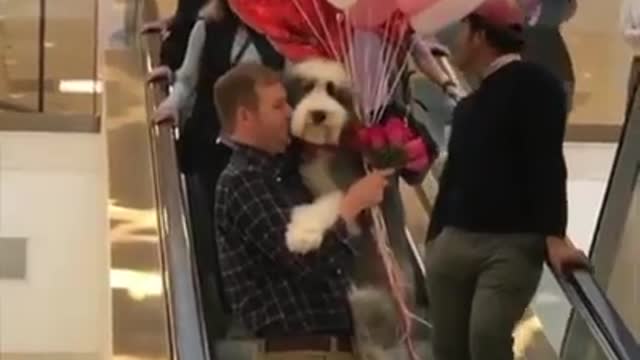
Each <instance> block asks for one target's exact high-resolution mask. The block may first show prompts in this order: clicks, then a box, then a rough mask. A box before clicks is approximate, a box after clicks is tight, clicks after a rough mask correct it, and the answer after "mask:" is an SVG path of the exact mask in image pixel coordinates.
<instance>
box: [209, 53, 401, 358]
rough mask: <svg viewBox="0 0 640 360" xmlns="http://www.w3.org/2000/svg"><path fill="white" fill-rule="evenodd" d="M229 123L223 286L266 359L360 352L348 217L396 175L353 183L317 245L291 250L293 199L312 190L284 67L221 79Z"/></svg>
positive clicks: (219, 223)
mask: <svg viewBox="0 0 640 360" xmlns="http://www.w3.org/2000/svg"><path fill="white" fill-rule="evenodd" d="M214 94H215V103H216V109H217V111H218V113H219V118H220V123H221V126H222V133H223V135H224V137H225V140H226V141H228V142H229V143H230V144H231V145H232V147H233V149H234V152H233V155H232V157H231V160H230V162H229V165H228V166H227V167H226V168H225V169H224V171H223V172H222V174H221V176H220V180H219V181H218V185H217V187H216V200H215V212H214V216H215V217H214V223H215V226H216V242H217V245H218V248H219V263H220V267H221V271H222V278H223V284H224V289H225V293H226V294H227V297H228V299H229V300H230V303H231V307H232V309H233V312H234V314H237V315H239V316H240V317H241V318H242V320H243V322H244V325H245V327H246V328H247V329H248V330H249V331H250V332H251V333H252V335H253V336H256V337H258V338H259V339H260V343H261V346H259V348H260V349H261V350H260V351H258V352H257V358H258V359H278V360H285V359H291V360H294V359H295V360H307V359H318V358H322V359H328V360H330V359H341V360H349V359H355V358H356V357H355V354H354V352H353V346H352V343H351V341H352V339H351V338H352V336H353V325H352V318H351V310H350V305H349V300H348V298H347V291H348V288H349V278H350V274H351V269H352V268H353V262H354V255H355V254H354V252H353V249H352V247H351V246H350V245H351V244H353V242H354V241H356V240H357V239H356V237H354V236H353V235H351V234H350V233H349V231H348V230H347V229H348V227H349V226H348V224H350V223H352V222H354V221H355V219H356V217H357V216H358V215H359V214H360V213H361V212H362V211H364V210H365V209H368V208H370V207H373V206H376V205H378V204H380V202H381V201H382V199H383V195H384V190H385V188H386V187H387V183H388V180H387V178H386V176H388V175H390V174H391V173H390V172H387V171H376V172H374V173H372V174H370V175H367V176H365V177H364V178H362V179H361V180H359V181H357V182H356V183H355V184H354V185H352V186H351V187H350V188H349V189H348V190H347V192H346V193H345V197H344V200H343V203H342V206H341V211H340V213H341V216H340V218H339V220H338V221H337V222H336V224H335V225H334V227H333V229H331V230H329V231H328V232H327V233H326V235H325V236H326V238H325V239H324V241H323V243H322V244H323V245H322V247H321V248H320V249H318V251H314V252H312V253H309V254H307V255H298V254H294V253H292V252H290V251H289V250H288V248H287V246H286V241H285V232H286V228H287V224H288V223H289V221H290V215H291V211H292V209H293V208H294V207H295V206H296V205H300V204H305V203H310V202H311V201H312V200H313V198H312V195H311V193H310V192H309V191H308V189H307V188H306V187H305V186H304V184H303V183H302V179H301V177H300V175H299V173H298V167H297V161H296V160H297V158H296V154H294V153H293V152H288V151H287V148H288V145H289V142H290V135H289V117H290V114H291V108H290V107H289V105H288V103H287V94H286V90H285V88H284V86H283V85H282V83H281V80H280V77H279V74H278V73H277V72H275V71H273V70H271V69H269V68H268V67H265V66H263V65H259V64H255V63H245V64H240V65H238V66H237V67H235V68H233V69H231V70H230V71H229V72H228V73H227V74H225V75H224V76H222V77H221V78H220V79H219V80H218V81H217V82H216V85H215V90H214Z"/></svg>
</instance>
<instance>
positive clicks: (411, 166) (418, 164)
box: [404, 156, 429, 172]
mask: <svg viewBox="0 0 640 360" xmlns="http://www.w3.org/2000/svg"><path fill="white" fill-rule="evenodd" d="M427 166H429V157H428V156H423V157H420V158H418V159H416V160H413V161H410V162H409V163H408V164H407V165H406V166H405V167H404V168H405V169H407V170H411V171H415V172H421V171H422V170H424V169H425V168H426V167H427Z"/></svg>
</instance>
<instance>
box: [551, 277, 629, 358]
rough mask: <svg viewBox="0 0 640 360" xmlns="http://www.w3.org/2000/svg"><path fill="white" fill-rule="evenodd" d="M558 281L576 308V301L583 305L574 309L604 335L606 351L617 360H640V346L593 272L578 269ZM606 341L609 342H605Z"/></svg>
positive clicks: (599, 338)
mask: <svg viewBox="0 0 640 360" xmlns="http://www.w3.org/2000/svg"><path fill="white" fill-rule="evenodd" d="M556 278H557V279H558V282H559V283H560V286H561V287H562V289H563V291H564V292H565V294H566V295H567V298H568V299H569V300H570V302H571V303H572V305H573V304H575V303H576V301H571V300H572V299H575V300H577V301H578V302H579V303H580V305H581V306H574V309H575V310H576V311H577V312H578V313H579V314H580V316H581V317H582V318H583V319H585V321H587V320H588V321H587V326H589V328H590V329H591V331H592V332H594V331H597V332H599V333H600V334H601V335H602V336H601V337H596V339H597V340H598V341H599V342H600V343H601V345H603V350H605V352H607V353H609V354H613V355H615V357H614V358H615V359H622V360H635V359H640V345H638V342H637V341H636V339H635V338H634V336H633V334H632V333H631V331H630V330H629V328H627V326H626V325H625V322H624V321H623V320H622V318H621V317H620V315H619V314H618V312H617V311H616V310H615V308H614V306H613V305H612V304H611V302H610V301H609V299H608V298H607V296H606V294H605V292H604V291H603V290H602V288H601V287H600V285H598V283H597V282H596V279H595V277H594V276H593V274H592V273H591V272H589V271H586V270H575V271H572V272H571V273H569V274H568V275H566V276H556ZM594 325H595V326H594ZM603 339H604V340H606V341H604V342H602V341H601V340H603Z"/></svg>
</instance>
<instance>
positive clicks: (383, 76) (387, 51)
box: [372, 19, 393, 123]
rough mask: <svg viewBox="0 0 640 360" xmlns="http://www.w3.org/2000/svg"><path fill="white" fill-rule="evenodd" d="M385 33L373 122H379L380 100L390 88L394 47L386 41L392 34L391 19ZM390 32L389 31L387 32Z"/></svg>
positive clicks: (373, 106)
mask: <svg viewBox="0 0 640 360" xmlns="http://www.w3.org/2000/svg"><path fill="white" fill-rule="evenodd" d="M385 26H386V27H385V32H384V38H383V39H382V40H383V44H385V45H384V47H383V51H382V56H381V57H382V64H381V65H382V71H381V72H380V78H379V79H378V82H377V86H376V94H375V98H374V100H373V101H374V103H373V105H372V108H373V109H374V111H373V115H372V116H373V122H374V123H375V122H377V112H378V110H379V106H380V105H379V104H380V98H381V97H382V96H383V93H384V91H385V89H387V88H388V83H389V74H388V73H389V72H390V71H391V68H390V67H389V65H388V64H389V60H388V58H389V57H390V56H391V53H392V48H393V47H392V46H391V44H389V42H388V41H386V39H387V38H388V36H389V34H390V32H391V19H389V21H387V23H386V25H385ZM387 30H388V31H387Z"/></svg>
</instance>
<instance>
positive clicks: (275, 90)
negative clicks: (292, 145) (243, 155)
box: [256, 82, 291, 153]
mask: <svg viewBox="0 0 640 360" xmlns="http://www.w3.org/2000/svg"><path fill="white" fill-rule="evenodd" d="M256 93H257V95H258V108H257V113H256V115H257V116H256V126H257V134H256V136H257V137H258V138H259V141H260V143H261V144H263V145H264V147H265V150H268V151H270V152H272V153H282V152H284V151H285V149H286V148H287V145H289V141H290V138H289V118H290V116H291V107H290V106H289V104H288V103H287V92H286V90H285V88H284V86H283V85H282V83H280V82H276V83H273V84H269V85H262V86H260V85H259V86H257V88H256Z"/></svg>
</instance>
